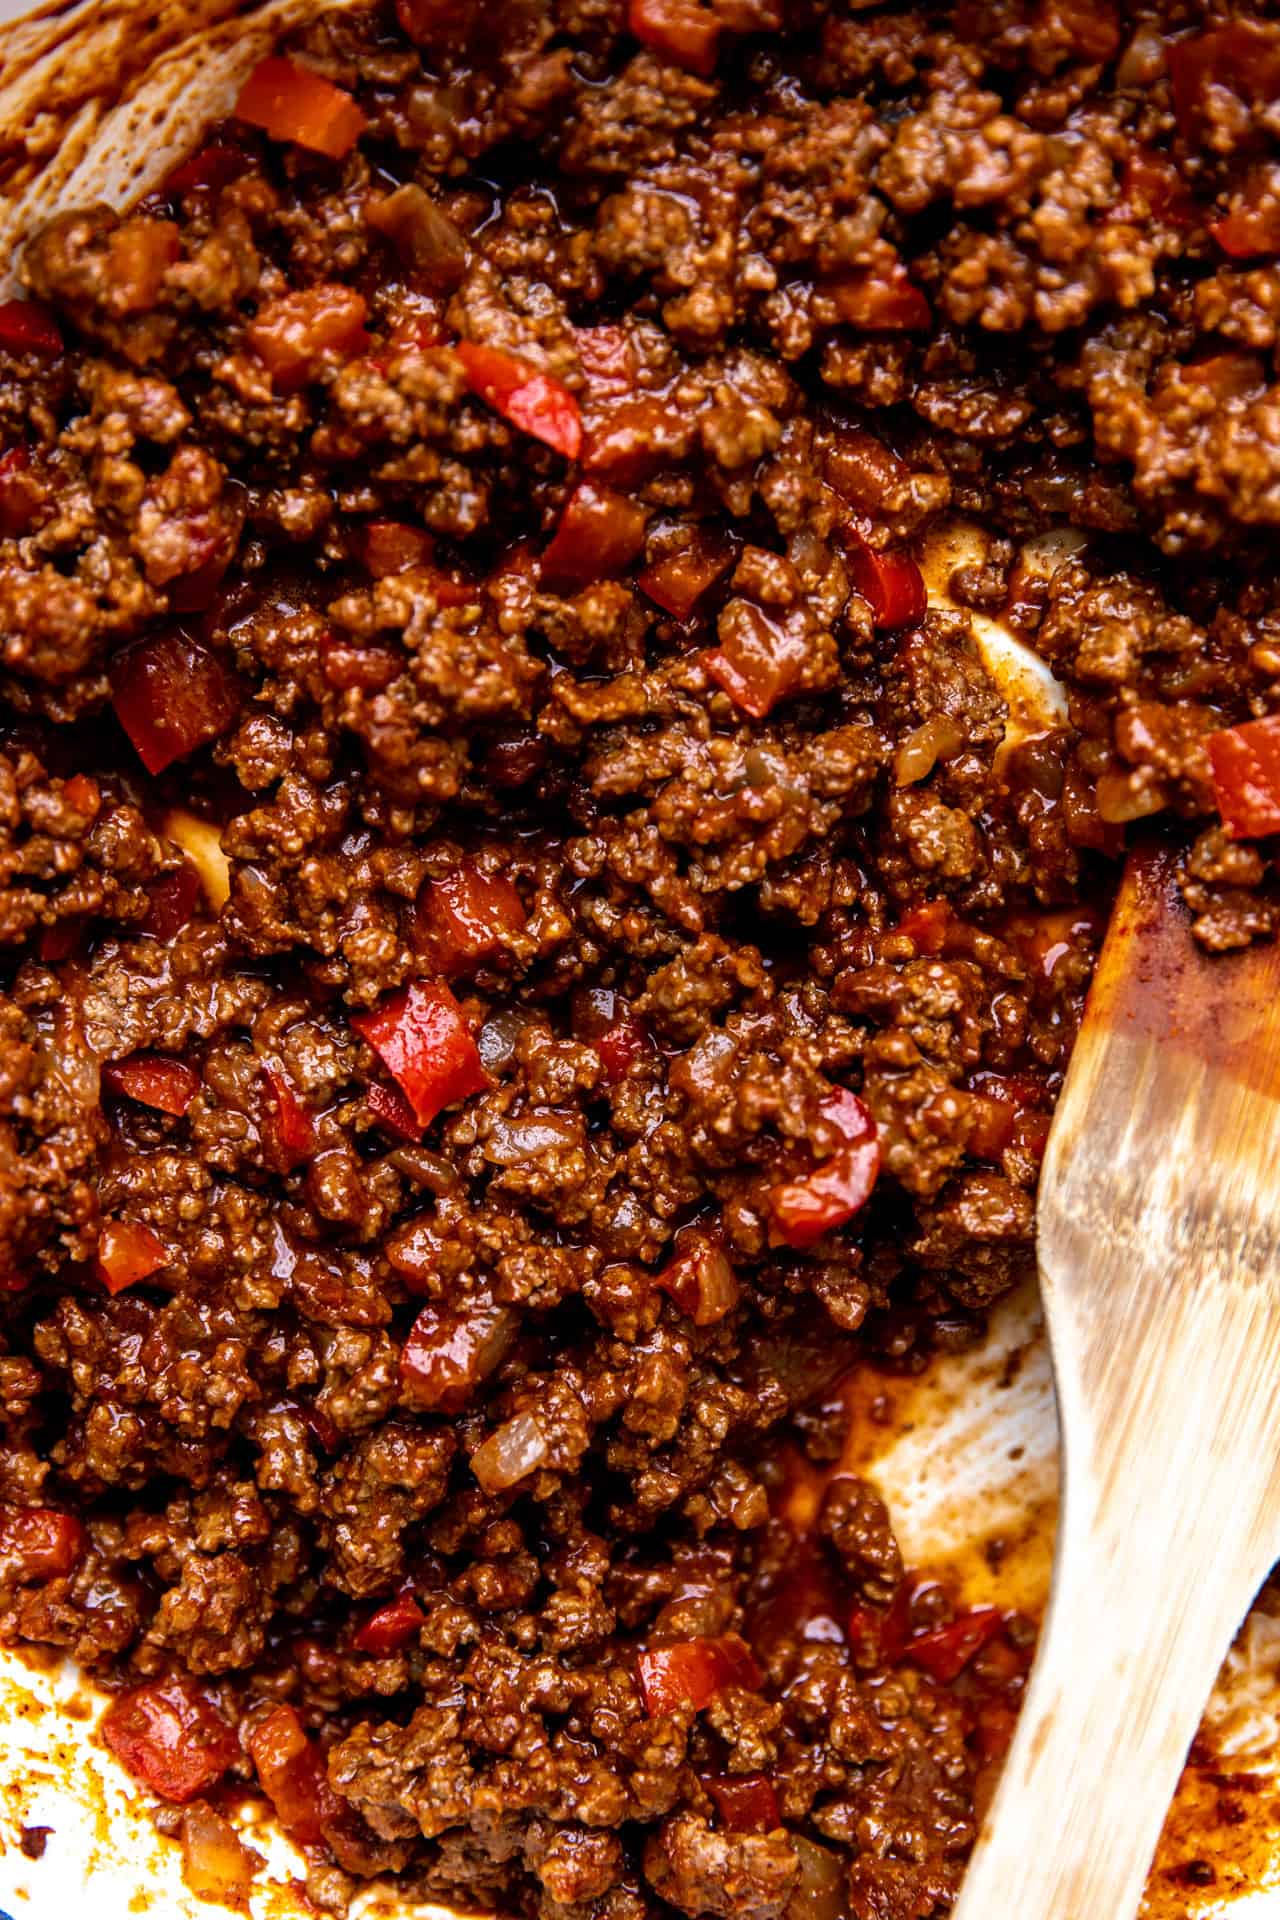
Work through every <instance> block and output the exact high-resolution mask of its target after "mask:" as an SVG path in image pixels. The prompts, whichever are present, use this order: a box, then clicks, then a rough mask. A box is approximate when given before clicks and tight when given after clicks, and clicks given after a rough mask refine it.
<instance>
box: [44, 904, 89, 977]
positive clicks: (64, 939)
mask: <svg viewBox="0 0 1280 1920" xmlns="http://www.w3.org/2000/svg"><path fill="white" fill-rule="evenodd" d="M87 925H88V916H87V915H86V914H83V913H69V914H68V915H67V917H66V919H65V920H58V921H56V922H55V923H54V925H53V926H51V927H41V929H40V936H39V938H38V940H37V941H36V954H37V956H38V957H39V960H40V964H41V965H42V966H45V967H58V966H61V964H62V962H63V961H64V960H69V959H70V958H71V956H72V954H73V953H74V952H75V951H76V948H77V947H78V946H79V945H80V941H81V939H82V938H83V935H84V930H85V927H86V926H87Z"/></svg>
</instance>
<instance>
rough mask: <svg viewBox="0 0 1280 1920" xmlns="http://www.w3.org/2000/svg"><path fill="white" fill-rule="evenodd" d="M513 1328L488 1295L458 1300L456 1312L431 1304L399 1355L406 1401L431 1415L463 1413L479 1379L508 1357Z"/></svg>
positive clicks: (502, 1309)
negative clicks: (434, 1413) (433, 1413)
mask: <svg viewBox="0 0 1280 1920" xmlns="http://www.w3.org/2000/svg"><path fill="white" fill-rule="evenodd" d="M392 1264H393V1265H396V1264H397V1263H396V1262H395V1261H394V1260H393V1262H392ZM515 1328H516V1320H515V1315H514V1314H513V1313H512V1311H511V1309H510V1308H509V1307H500V1306H499V1305H498V1304H497V1303H496V1301H494V1300H491V1299H490V1298H489V1297H488V1296H487V1295H479V1296H472V1297H471V1298H470V1299H468V1300H465V1301H461V1302H460V1303H459V1305H458V1307H457V1308H456V1310H455V1309H452V1308H448V1307H443V1306H439V1305H437V1304H436V1303H435V1302H434V1301H433V1302H431V1303H430V1304H429V1305H428V1306H425V1307H424V1308H423V1309H422V1311H421V1313H420V1314H419V1315H418V1317H417V1319H416V1320H415V1321H414V1323H413V1326H412V1328H411V1329H410V1332H409V1338H408V1339H407V1340H406V1341H405V1343H404V1347H403V1349H402V1351H401V1354H400V1379H401V1383H402V1385H403V1387H404V1394H405V1398H406V1400H407V1401H408V1402H409V1404H410V1405H411V1406H415V1407H423V1408H426V1409H428V1410H430V1411H431V1412H438V1413H461V1411H462V1409H463V1408H464V1407H465V1406H466V1405H467V1403H468V1402H469V1401H470V1399H471V1397H472V1395H473V1394H474V1392H475V1389H476V1387H477V1386H478V1385H479V1383H480V1381H481V1380H484V1379H487V1378H488V1376H489V1375H490V1374H491V1373H492V1372H493V1371H494V1369H495V1368H496V1367H498V1366H500V1365H501V1364H502V1362H503V1360H504V1359H505V1358H506V1356H507V1354H508V1352H509V1351H510V1348H511V1342H512V1340H513V1338H514V1335H515Z"/></svg>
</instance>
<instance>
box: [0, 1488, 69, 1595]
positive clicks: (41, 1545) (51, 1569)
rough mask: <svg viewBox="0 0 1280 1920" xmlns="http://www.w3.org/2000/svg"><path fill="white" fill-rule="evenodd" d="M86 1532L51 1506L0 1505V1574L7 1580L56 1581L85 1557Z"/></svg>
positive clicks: (66, 1515)
mask: <svg viewBox="0 0 1280 1920" xmlns="http://www.w3.org/2000/svg"><path fill="white" fill-rule="evenodd" d="M85 1545H86V1540H85V1531H84V1528H83V1527H82V1526H81V1524H80V1522H79V1521H78V1520H77V1519H76V1518H75V1516H74V1515H73V1514H70V1513H59V1512H58V1511H57V1509H56V1508H54V1507H10V1506H0V1574H2V1575H3V1576H4V1577H5V1578H6V1579H10V1580H21V1581H32V1580H57V1579H60V1578H62V1577H63V1576H65V1575H66V1574H68V1573H71V1572H73V1571H74V1569H75V1568H76V1567H78V1566H79V1564H80V1562H81V1560H83V1558H84V1552H85Z"/></svg>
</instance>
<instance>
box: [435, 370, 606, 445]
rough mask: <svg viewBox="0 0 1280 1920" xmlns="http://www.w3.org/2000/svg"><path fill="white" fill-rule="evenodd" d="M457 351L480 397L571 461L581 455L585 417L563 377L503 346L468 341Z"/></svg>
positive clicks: (504, 416) (524, 431)
mask: <svg viewBox="0 0 1280 1920" xmlns="http://www.w3.org/2000/svg"><path fill="white" fill-rule="evenodd" d="M454 351H455V352H456V353H457V356H458V358H459V359H460V360H461V362H462V365H463V369H464V371H465V373H466V376H467V385H468V386H469V387H470V389H471V391H472V393H474V394H475V396H476V398H477V399H478V400H483V401H484V403H485V405H486V406H487V407H492V408H493V411H494V412H495V413H500V414H501V415H502V417H503V419H504V420H509V421H510V422H511V424H512V426H513V427H519V429H520V431H521V432H522V433H528V434H532V436H533V438H534V439H535V440H541V441H542V442H543V443H544V445H546V446H548V447H553V448H554V449H555V451H556V452H557V453H562V454H563V455H564V457H565V459H566V460H576V459H577V457H578V455H579V453H580V452H581V450H582V415H581V414H580V413H579V411H578V403H577V401H576V400H575V399H574V397H573V395H572V394H571V393H570V391H569V389H568V387H566V386H565V385H564V383H563V382H562V381H560V380H557V379H556V377H555V375H554V374H550V373H544V372H543V371H542V369H541V368H540V367H535V366H533V365H532V364H531V363H530V362H529V361H528V360H522V359H520V357H519V356H518V355H517V354H514V353H505V352H504V351H503V350H502V348H500V347H483V346H480V345H478V344H477V343H476V342H475V341H473V340H462V341H460V342H459V343H458V345H457V347H456V348H455V349H454Z"/></svg>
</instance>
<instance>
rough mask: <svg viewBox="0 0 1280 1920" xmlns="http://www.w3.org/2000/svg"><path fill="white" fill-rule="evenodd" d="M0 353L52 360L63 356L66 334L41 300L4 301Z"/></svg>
mask: <svg viewBox="0 0 1280 1920" xmlns="http://www.w3.org/2000/svg"><path fill="white" fill-rule="evenodd" d="M0 350H2V351H3V352H5V353H35V354H38V355H39V356H40V358H41V359H42V360H51V359H53V358H55V357H56V355H58V354H60V353H61V352H62V334H61V333H60V331H59V329H58V323H57V321H56V320H55V319H54V317H53V315H52V314H51V313H50V312H49V310H48V308H47V307H43V306H41V304H40V302H39V301H38V300H0Z"/></svg>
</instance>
